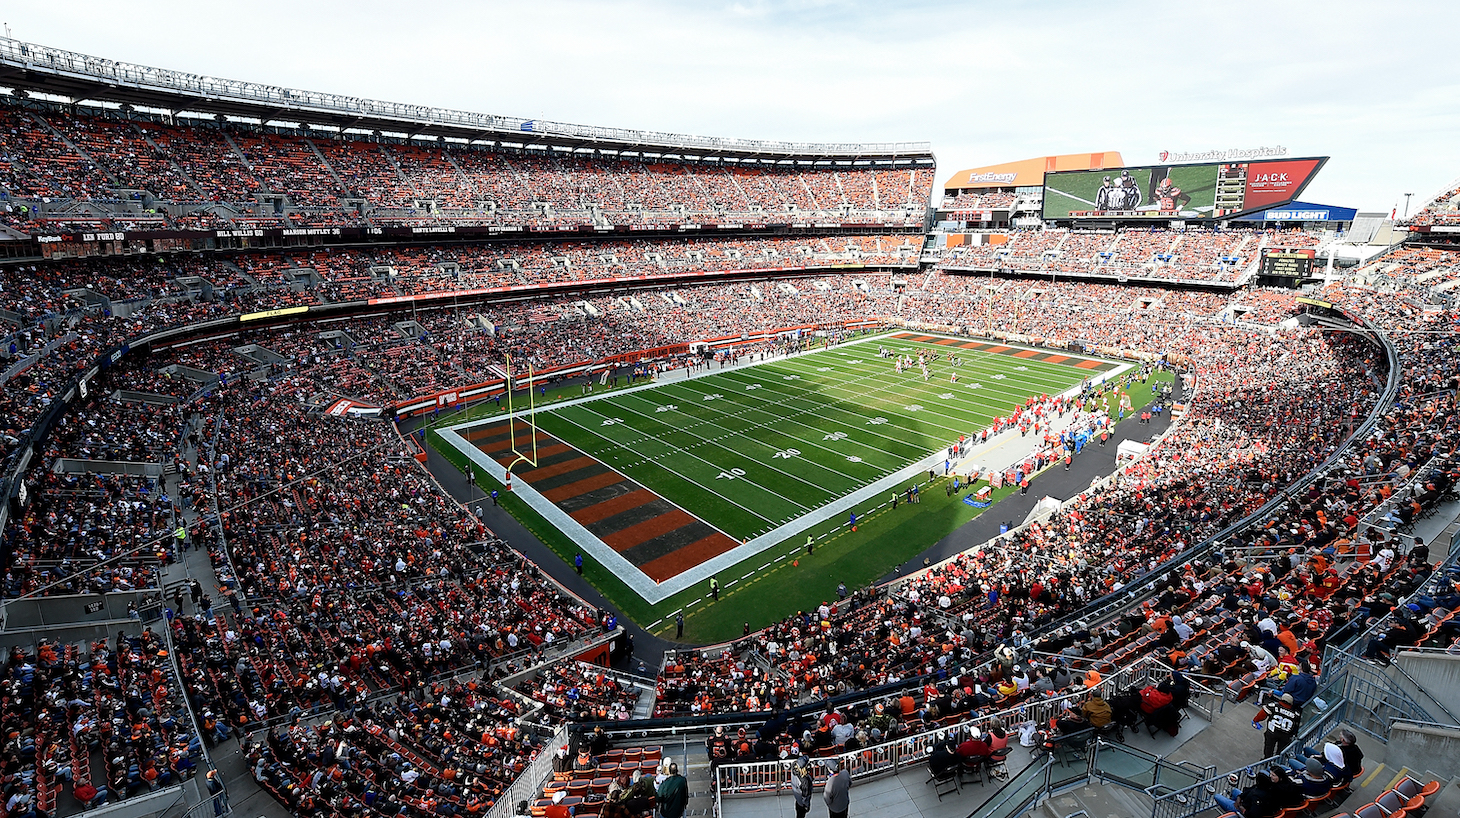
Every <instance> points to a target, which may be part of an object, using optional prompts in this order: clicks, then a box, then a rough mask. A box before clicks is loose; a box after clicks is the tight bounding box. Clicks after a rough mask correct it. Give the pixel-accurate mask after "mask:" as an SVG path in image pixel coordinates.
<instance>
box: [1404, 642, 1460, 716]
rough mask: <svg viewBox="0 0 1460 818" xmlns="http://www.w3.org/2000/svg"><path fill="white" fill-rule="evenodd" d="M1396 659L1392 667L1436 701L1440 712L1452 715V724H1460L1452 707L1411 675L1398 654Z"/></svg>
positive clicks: (1417, 688) (1431, 699)
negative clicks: (1399, 660) (1401, 662)
mask: <svg viewBox="0 0 1460 818" xmlns="http://www.w3.org/2000/svg"><path fill="white" fill-rule="evenodd" d="M1400 652H1401V653H1402V652H1403V651H1400ZM1395 660H1396V661H1394V662H1391V663H1390V664H1389V666H1390V667H1392V668H1394V669H1395V670H1397V671H1399V675H1401V676H1403V677H1404V678H1405V679H1407V680H1409V683H1410V684H1412V685H1414V689H1415V690H1418V691H1419V692H1421V693H1423V694H1425V696H1427V697H1428V698H1429V700H1430V701H1432V702H1434V703H1435V705H1436V706H1437V707H1439V708H1440V712H1441V713H1444V714H1445V715H1446V716H1449V717H1450V723H1451V724H1460V718H1456V717H1455V714H1454V713H1451V712H1450V708H1448V707H1446V706H1445V703H1444V702H1442V701H1440V700H1439V699H1437V698H1435V694H1433V693H1431V692H1430V690H1429V688H1427V687H1425V686H1424V685H1422V684H1420V683H1419V681H1418V680H1416V679H1415V678H1414V677H1413V676H1411V675H1409V671H1407V670H1405V669H1404V666H1403V665H1401V664H1399V662H1398V657H1397V656H1396V657H1395ZM1416 704H1418V702H1416Z"/></svg>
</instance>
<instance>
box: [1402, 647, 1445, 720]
mask: <svg viewBox="0 0 1460 818" xmlns="http://www.w3.org/2000/svg"><path fill="white" fill-rule="evenodd" d="M1395 663H1396V664H1398V665H1399V666H1400V667H1402V668H1404V670H1405V672H1406V673H1408V674H1409V675H1410V676H1413V677H1414V680H1415V681H1416V682H1418V683H1419V685H1420V687H1422V688H1424V692H1423V693H1420V692H1417V691H1415V690H1414V685H1412V684H1410V682H1409V680H1408V679H1405V678H1404V677H1403V676H1399V674H1394V675H1395V676H1397V677H1398V678H1396V679H1395V683H1396V684H1398V685H1399V686H1400V687H1401V688H1404V689H1405V692H1406V693H1409V695H1410V696H1411V697H1413V698H1414V700H1415V701H1416V702H1419V705H1420V707H1423V708H1424V709H1425V710H1427V711H1429V712H1430V715H1432V716H1434V718H1435V720H1436V721H1445V720H1446V717H1445V714H1444V713H1443V712H1437V711H1438V710H1439V708H1437V707H1435V706H1434V702H1435V701H1438V702H1439V703H1440V704H1442V705H1444V706H1445V708H1446V709H1448V710H1449V711H1450V712H1451V713H1454V714H1456V715H1457V716H1460V656H1451V655H1450V654H1448V653H1429V652H1426V653H1413V652H1412V653H1400V654H1398V655H1397V656H1396V657H1395ZM1431 697H1433V699H1431Z"/></svg>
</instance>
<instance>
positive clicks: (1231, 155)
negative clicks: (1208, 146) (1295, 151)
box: [1159, 145, 1288, 163]
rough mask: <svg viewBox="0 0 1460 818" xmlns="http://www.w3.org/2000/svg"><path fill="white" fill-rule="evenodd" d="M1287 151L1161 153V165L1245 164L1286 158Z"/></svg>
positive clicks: (1227, 150)
mask: <svg viewBox="0 0 1460 818" xmlns="http://www.w3.org/2000/svg"><path fill="white" fill-rule="evenodd" d="M1287 155H1288V149H1287V148H1284V147H1283V146H1282V145H1274V146H1272V147H1261V148H1228V149H1226V150H1210V151H1161V153H1160V154H1159V156H1160V158H1161V162H1162V163H1166V162H1245V161H1247V160H1248V159H1265V158H1269V157H1273V156H1287Z"/></svg>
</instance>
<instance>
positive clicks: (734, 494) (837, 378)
mask: <svg viewBox="0 0 1460 818" xmlns="http://www.w3.org/2000/svg"><path fill="white" fill-rule="evenodd" d="M885 345H886V346H888V347H889V348H891V349H895V350H898V351H903V352H907V353H909V354H916V352H918V351H924V352H927V353H938V354H944V355H946V353H947V352H948V347H946V346H939V345H937V344H931V343H916V342H913V341H906V340H892V341H888V342H886V343H885ZM878 346H879V344H877V343H875V342H872V343H866V344H853V345H847V346H843V347H836V348H833V349H830V350H826V351H823V352H817V353H813V354H810V355H804V356H799V357H794V358H788V359H783V360H779V361H775V362H772V363H767V364H761V365H757V366H743V367H739V368H730V369H725V370H718V371H716V372H714V373H712V374H708V375H705V376H703V377H699V378H694V379H690V380H685V381H676V382H671V383H666V384H664V385H661V386H658V387H656V388H654V389H652V390H644V391H638V392H622V393H618V394H611V395H608V396H606V397H603V398H600V399H597V400H592V401H587V402H584V403H579V404H575V405H571V406H562V407H555V408H551V409H549V410H547V411H542V412H539V413H538V414H537V423H538V426H539V427H540V428H541V429H543V430H544V431H545V432H547V433H549V434H551V435H553V436H555V437H557V438H558V439H560V440H562V441H563V442H565V443H568V444H570V445H572V446H574V447H576V448H577V449H579V450H580V451H583V452H585V453H587V454H589V455H592V456H593V457H596V458H597V459H598V460H600V461H602V462H603V463H605V464H606V465H608V466H610V467H612V468H613V469H615V470H617V471H619V472H621V473H622V474H624V475H625V476H627V477H629V478H630V479H632V480H634V481H636V482H638V483H639V484H641V485H643V486H644V487H646V488H648V489H650V490H651V491H654V492H656V493H657V494H659V495H660V496H662V497H664V498H665V499H667V500H669V501H671V502H673V503H676V504H677V505H679V506H681V507H682V508H684V509H686V510H688V511H689V512H690V513H692V514H694V515H696V516H698V517H699V518H700V519H702V520H704V521H705V522H707V523H709V524H710V525H713V526H715V527H716V528H719V529H720V530H721V531H724V532H725V533H726V534H728V535H730V536H731V537H733V538H734V539H736V540H740V539H744V538H747V537H749V538H754V537H757V536H760V535H762V534H765V533H767V532H769V531H771V530H772V529H774V528H776V527H777V526H779V525H781V524H783V523H786V522H789V521H791V520H794V519H796V518H798V517H800V516H801V515H803V514H806V513H807V512H809V511H812V510H814V509H816V508H819V507H821V506H823V505H825V504H827V503H829V502H831V501H833V500H836V499H837V498H840V497H844V496H846V495H847V494H850V493H852V492H853V491H855V490H857V489H860V488H861V487H863V486H865V485H867V484H869V483H872V482H875V481H876V480H878V479H880V478H882V477H885V476H887V475H889V474H892V473H893V472H896V471H899V470H901V469H902V468H904V467H906V466H907V465H909V464H910V463H913V462H916V461H917V460H920V459H922V458H923V457H925V456H926V455H928V454H929V453H930V452H933V451H937V450H940V449H944V448H946V447H947V446H948V445H950V444H951V443H953V442H954V441H956V440H957V439H958V437H959V436H960V435H962V434H971V433H973V432H976V431H978V430H980V429H983V428H984V427H985V426H987V425H988V424H989V423H990V422H991V421H992V419H993V418H995V417H997V416H1001V415H1008V414H1009V413H1011V412H1012V411H1013V410H1014V408H1015V407H1016V406H1019V405H1022V404H1023V403H1024V401H1025V399H1027V398H1029V397H1030V396H1037V395H1040V394H1045V393H1047V394H1054V393H1057V392H1062V391H1064V390H1065V389H1068V388H1070V387H1072V386H1074V385H1076V384H1078V383H1080V382H1081V381H1082V380H1084V379H1085V378H1087V377H1090V376H1091V374H1092V373H1091V371H1090V370H1085V369H1079V368H1076V367H1074V366H1071V365H1068V364H1063V363H1062V364H1049V363H1042V362H1038V361H1033V360H1025V359H1017V358H1012V357H1010V356H1007V355H1000V354H996V353H989V352H977V351H972V350H958V351H957V352H958V354H959V357H960V359H962V361H963V364H962V365H961V366H958V367H954V366H952V364H950V363H949V362H948V361H947V360H946V358H944V359H941V360H938V361H936V362H934V363H933V364H932V365H931V366H930V373H931V375H930V377H929V379H928V380H926V381H925V380H924V378H923V376H922V374H921V372H920V371H918V369H917V367H916V365H914V367H913V368H912V369H911V370H908V371H904V372H903V373H901V374H897V373H895V372H893V362H892V361H891V360H890V359H885V358H879V357H878V356H877V349H878ZM954 372H957V374H958V376H959V381H958V382H957V383H952V382H951V380H950V375H951V374H952V373H954ZM1095 374H1096V377H1099V374H1098V373H1095ZM996 376H1002V378H1000V377H996ZM974 384H977V387H975V386H974Z"/></svg>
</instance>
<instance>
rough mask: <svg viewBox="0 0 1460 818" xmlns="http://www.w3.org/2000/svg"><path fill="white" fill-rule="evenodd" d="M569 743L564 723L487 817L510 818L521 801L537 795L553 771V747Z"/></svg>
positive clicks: (499, 799) (504, 792)
mask: <svg viewBox="0 0 1460 818" xmlns="http://www.w3.org/2000/svg"><path fill="white" fill-rule="evenodd" d="M567 743H568V726H567V725H563V726H561V727H559V728H558V729H557V731H556V732H554V733H553V738H552V741H550V742H548V743H547V744H546V745H544V747H545V748H547V749H544V750H542V751H541V752H539V753H538V754H537V758H534V759H533V760H532V762H531V763H530V764H528V765H527V769H526V770H523V771H522V775H519V776H517V779H516V780H515V781H513V782H512V783H511V784H510V785H508V787H507V789H505V790H503V791H502V792H501V794H500V795H498V796H497V800H496V801H495V802H494V803H493V804H492V808H491V809H490V810H487V814H486V818H508V816H511V815H514V814H516V812H517V803H518V802H519V801H531V800H532V799H533V798H536V797H537V794H538V792H539V791H540V790H541V788H542V784H543V782H544V781H546V780H547V779H548V776H550V775H551V774H552V771H553V752H552V749H551V748H553V747H561V746H563V745H564V744H567Z"/></svg>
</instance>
